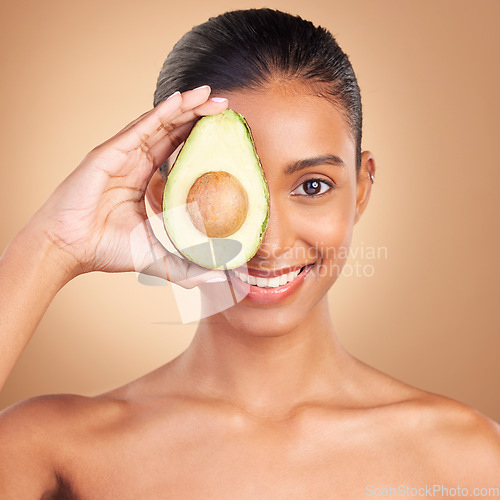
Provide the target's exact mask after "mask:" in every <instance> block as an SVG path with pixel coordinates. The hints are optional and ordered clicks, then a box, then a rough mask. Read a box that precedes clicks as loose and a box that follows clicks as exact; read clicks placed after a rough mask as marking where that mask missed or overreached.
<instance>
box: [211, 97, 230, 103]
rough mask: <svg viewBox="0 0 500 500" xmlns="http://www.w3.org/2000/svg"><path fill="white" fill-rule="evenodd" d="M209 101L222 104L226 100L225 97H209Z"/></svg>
mask: <svg viewBox="0 0 500 500" xmlns="http://www.w3.org/2000/svg"><path fill="white" fill-rule="evenodd" d="M210 100H211V101H214V102H224V101H227V99H226V98H225V97H211V98H210Z"/></svg>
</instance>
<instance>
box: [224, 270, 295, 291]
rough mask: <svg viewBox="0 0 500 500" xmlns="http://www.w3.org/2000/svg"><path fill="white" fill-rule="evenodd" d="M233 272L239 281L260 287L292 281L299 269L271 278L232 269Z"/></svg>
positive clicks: (274, 286)
mask: <svg viewBox="0 0 500 500" xmlns="http://www.w3.org/2000/svg"><path fill="white" fill-rule="evenodd" d="M234 273H235V274H236V276H237V277H238V278H239V279H240V280H241V281H243V282H245V283H248V284H250V285H257V286H258V287H261V288H276V287H277V286H281V285H284V284H285V283H289V282H290V281H293V280H294V279H295V278H296V277H297V276H298V274H299V273H300V269H299V270H298V271H292V272H290V273H287V274H282V275H281V276H274V277H273V278H262V277H260V276H250V275H248V274H244V273H240V272H238V271H234Z"/></svg>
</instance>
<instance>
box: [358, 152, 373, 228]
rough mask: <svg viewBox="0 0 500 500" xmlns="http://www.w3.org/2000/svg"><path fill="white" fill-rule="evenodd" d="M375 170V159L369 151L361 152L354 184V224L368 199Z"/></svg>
mask: <svg viewBox="0 0 500 500" xmlns="http://www.w3.org/2000/svg"><path fill="white" fill-rule="evenodd" d="M375 169H376V167H375V158H373V155H372V154H371V153H370V151H363V152H362V153H361V166H360V168H359V172H358V175H357V182H356V213H355V215H354V224H356V222H358V220H359V219H360V217H361V215H362V214H363V212H364V211H365V208H366V206H367V204H368V200H369V199H370V193H371V190H372V184H373V182H372V178H374V177H375Z"/></svg>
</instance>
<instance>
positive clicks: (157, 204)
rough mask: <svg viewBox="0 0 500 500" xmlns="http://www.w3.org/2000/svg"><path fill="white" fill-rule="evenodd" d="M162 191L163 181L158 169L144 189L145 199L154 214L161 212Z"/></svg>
mask: <svg viewBox="0 0 500 500" xmlns="http://www.w3.org/2000/svg"><path fill="white" fill-rule="evenodd" d="M164 189H165V180H164V179H163V177H162V176H161V174H160V169H157V170H156V171H155V173H154V174H153V177H151V180H150V181H149V184H148V186H147V188H146V197H147V199H148V202H149V204H150V205H151V208H152V209H153V212H154V213H155V214H159V213H161V212H162V211H163V207H162V198H163V191H164Z"/></svg>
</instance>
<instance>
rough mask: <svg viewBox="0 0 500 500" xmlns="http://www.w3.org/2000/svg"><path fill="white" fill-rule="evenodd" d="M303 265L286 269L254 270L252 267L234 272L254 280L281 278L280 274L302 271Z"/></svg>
mask: <svg viewBox="0 0 500 500" xmlns="http://www.w3.org/2000/svg"><path fill="white" fill-rule="evenodd" d="M303 267H305V266H304V264H301V265H299V266H288V267H280V268H279V269H265V270H264V269H254V268H252V267H247V268H244V267H243V268H241V271H240V269H238V268H237V269H235V271H238V272H241V273H243V274H249V275H250V276H255V277H256V278H273V277H275V276H281V275H282V274H288V273H291V272H292V271H298V270H299V269H302V268H303Z"/></svg>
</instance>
